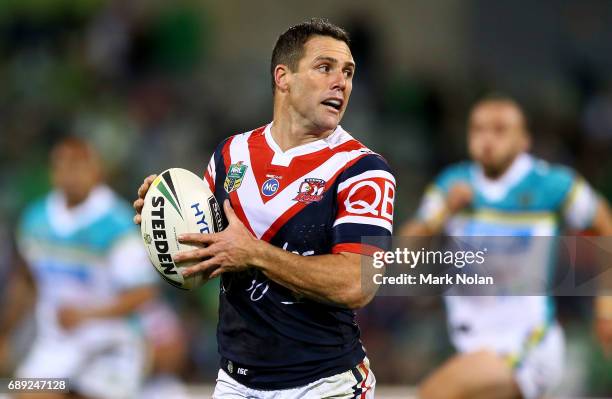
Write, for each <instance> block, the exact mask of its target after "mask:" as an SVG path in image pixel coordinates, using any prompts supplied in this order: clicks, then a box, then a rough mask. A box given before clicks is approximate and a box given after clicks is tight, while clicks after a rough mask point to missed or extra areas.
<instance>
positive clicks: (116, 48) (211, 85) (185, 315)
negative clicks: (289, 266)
mask: <svg viewBox="0 0 612 399" xmlns="http://www.w3.org/2000/svg"><path fill="white" fill-rule="evenodd" d="M448 3H449V4H455V3H456V2H453V1H449V2H448ZM492 3H498V2H487V1H474V2H471V3H469V4H467V3H464V6H463V7H464V8H465V10H463V13H462V15H461V16H460V17H457V18H461V20H462V21H463V23H462V24H461V26H462V28H461V29H462V30H461V32H458V33H457V34H461V35H462V37H463V43H464V48H462V49H458V50H457V51H459V52H462V53H463V54H465V56H464V57H462V58H463V60H464V61H465V64H464V65H453V63H454V62H455V63H457V62H458V61H457V60H458V57H449V59H448V63H449V65H445V68H438V69H432V70H428V69H427V68H425V67H423V65H426V62H421V63H419V62H418V60H415V61H414V65H413V64H410V62H409V61H410V60H408V61H407V60H406V59H405V58H402V57H399V56H398V53H401V52H402V48H401V46H399V45H398V46H395V47H394V45H393V41H392V40H391V41H390V40H389V38H393V37H394V36H393V35H395V34H397V32H402V26H389V24H386V23H385V20H384V16H385V15H387V14H388V13H389V12H393V10H392V9H393V7H394V5H393V2H389V3H385V4H383V5H380V9H381V10H380V11H379V13H378V14H377V13H373V14H372V10H371V7H370V8H366V6H365V4H366V2H355V3H353V2H350V3H340V4H339V5H338V6H337V8H338V9H337V10H336V11H335V12H333V13H331V15H327V14H326V15H324V16H328V17H330V19H331V20H332V21H333V22H335V23H338V24H340V25H341V26H344V27H345V28H346V29H347V30H348V31H349V32H350V33H351V35H352V40H353V45H352V50H353V55H354V58H355V60H356V63H357V74H356V78H355V84H354V85H355V87H354V91H353V96H352V98H351V103H350V106H349V108H348V111H347V114H346V117H345V119H344V121H343V126H344V127H345V128H346V129H347V130H349V131H351V132H353V133H354V134H355V136H356V137H357V138H359V139H360V140H362V141H363V142H364V143H365V144H366V145H369V146H370V147H371V148H373V149H374V150H376V151H377V152H380V153H381V154H382V155H383V156H385V158H387V160H388V161H389V163H390V164H391V166H392V167H393V168H394V170H395V172H396V175H397V180H398V194H397V197H396V221H397V222H401V221H403V220H405V219H406V218H407V217H409V216H410V215H411V214H412V212H413V211H414V209H415V207H416V205H417V203H418V201H419V198H420V194H421V192H422V189H423V188H424V186H425V184H426V183H427V182H428V181H429V180H430V179H431V178H432V177H433V176H434V175H435V174H436V173H437V172H438V171H439V170H440V169H441V168H442V167H443V166H445V165H447V164H449V163H451V162H454V161H457V160H460V159H463V158H465V153H466V151H465V141H464V137H465V121H466V113H467V111H468V109H469V106H470V104H471V103H472V102H473V101H474V100H475V99H476V98H478V96H479V95H482V94H484V93H487V92H490V91H502V92H505V93H508V94H510V95H513V96H515V97H516V98H517V99H518V100H519V102H521V103H522V104H523V105H524V106H525V108H526V110H527V112H528V115H529V124H530V127H531V131H532V133H533V139H534V153H536V154H537V155H539V156H542V157H544V158H545V159H548V160H551V161H554V162H561V163H564V164H567V165H570V166H573V167H574V168H576V169H577V170H578V171H580V172H581V173H582V174H583V175H584V176H585V177H586V178H587V179H588V180H589V181H590V182H591V183H592V184H593V186H594V187H595V188H597V189H598V190H599V191H600V192H601V193H602V194H603V195H605V196H606V197H607V198H608V199H609V200H612V156H610V154H611V153H612V52H611V51H609V43H610V42H612V3H609V2H598V1H585V2H543V3H546V4H548V7H549V8H546V7H544V6H542V5H539V6H537V5H534V6H533V7H532V4H531V2H512V3H513V5H510V4H506V5H502V4H501V3H500V4H497V5H495V4H492ZM508 3H510V2H508ZM514 3H516V4H514ZM522 3H524V4H522ZM240 4H241V3H240V2H228V3H226V4H225V5H219V4H216V5H212V4H209V2H196V1H183V0H182V1H174V2H163V1H126V0H123V1H102V0H86V1H85V0H84V1H79V2H74V1H68V0H57V1H52V2H45V1H35V0H23V1H3V2H1V3H0V186H1V187H2V190H0V289H1V288H2V282H3V281H6V278H5V277H6V276H7V275H8V274H9V273H10V272H11V267H12V264H11V262H12V258H11V245H10V237H11V236H12V230H13V228H14V225H15V223H16V221H17V218H18V216H19V213H20V211H21V210H22V209H23V208H24V206H25V205H26V204H27V203H28V202H30V201H31V200H33V199H35V198H37V197H39V196H41V195H42V194H44V193H45V192H46V191H47V190H48V189H49V182H48V175H47V173H48V149H49V148H50V146H51V144H52V143H54V142H55V141H57V139H59V138H61V137H63V136H65V135H66V134H75V135H78V136H81V137H84V138H86V139H88V140H89V141H91V142H92V143H93V144H94V145H95V146H96V147H97V149H98V150H99V151H100V152H101V154H102V156H103V159H104V163H105V166H106V170H105V172H106V180H107V181H108V183H109V184H110V185H111V186H112V187H113V188H115V189H116V190H118V191H119V192H120V193H122V194H123V195H124V196H125V197H126V198H127V199H130V200H131V199H132V198H133V197H134V195H135V190H136V188H137V187H138V185H139V184H140V182H141V180H142V178H143V177H144V176H146V175H148V174H150V173H155V172H158V171H161V170H163V169H165V168H167V167H171V166H177V167H183V168H187V169H190V170H192V171H194V172H196V173H198V174H201V173H202V172H203V171H204V168H205V165H206V163H207V162H208V158H209V156H210V154H211V152H212V150H213V148H214V146H215V145H216V144H217V143H218V142H219V141H220V140H221V139H222V138H224V137H227V136H229V135H231V134H235V133H239V132H243V131H246V130H250V129H252V128H255V127H258V126H261V125H263V124H265V123H267V122H268V121H269V120H270V119H271V88H270V79H269V75H268V72H267V68H268V63H269V56H270V54H269V52H270V51H271V48H272V46H273V41H274V40H275V37H276V36H275V34H278V33H280V32H281V31H282V30H283V29H284V28H286V27H287V26H288V25H290V24H292V23H296V22H299V21H300V20H301V19H306V18H307V17H309V16H311V15H314V14H317V15H320V14H319V13H318V12H317V7H318V6H317V4H318V3H317V2H315V3H314V6H313V10H312V12H311V13H310V14H304V15H303V16H302V17H301V18H298V19H294V18H293V15H292V14H291V17H287V19H285V20H280V21H277V25H276V27H275V29H276V28H277V29H276V31H275V32H274V31H273V32H272V34H271V36H270V35H268V36H265V37H269V40H268V41H269V43H268V45H269V49H270V50H269V51H267V52H265V53H262V54H257V55H253V54H250V53H248V54H245V55H244V57H243V58H236V57H233V56H228V55H227V54H228V52H227V51H225V49H226V48H228V47H232V46H238V44H235V43H233V42H232V40H231V39H229V38H228V37H226V36H224V34H223V32H226V31H227V30H228V28H227V27H225V26H224V25H226V24H230V25H231V28H229V29H232V30H236V31H237V32H239V34H240V36H241V39H240V40H242V42H243V43H240V46H246V47H248V45H249V40H251V39H253V37H254V36H256V35H258V32H252V31H249V30H243V27H242V26H241V25H240V24H239V23H236V21H235V20H233V17H232V16H233V14H234V13H240V12H241V11H240ZM342 4H345V5H346V4H351V6H343V5H342ZM521 4H522V5H521ZM268 5H270V4H268ZM526 5H528V6H526ZM362 6H363V7H362ZM524 6H526V7H524ZM455 8H456V5H455ZM389 9H391V11H390V10H389ZM322 10H325V11H327V8H324V9H323V8H322ZM260 12H261V13H265V12H266V10H265V7H262V10H260ZM275 12H276V13H278V12H279V11H278V10H276V11H275ZM321 13H322V12H321ZM219 15H225V16H226V19H220V18H219ZM251 17H252V18H254V19H257V17H258V16H257V15H252V16H251ZM237 19H240V18H239V17H237ZM253 26H256V25H251V26H250V27H251V28H252V27H253ZM417 28H418V27H417ZM420 29H423V33H422V34H423V35H427V30H428V29H431V30H435V29H436V26H428V25H426V22H424V25H423V26H422V27H420ZM262 30H265V28H263V27H262ZM414 30H415V28H411V29H410V30H409V31H410V32H414ZM266 32H267V31H266ZM390 32H391V33H390ZM393 32H395V33H393ZM262 35H263V33H262ZM253 40H254V39H253ZM407 40H408V41H410V40H412V41H419V40H422V39H421V38H420V37H411V38H401V39H400V38H397V42H398V43H404V42H406V41H407ZM424 51H426V49H424ZM230 54H231V52H230ZM423 58H425V59H426V58H427V54H423ZM455 70H456V71H457V72H456V75H453V74H452V73H450V74H449V72H448V71H455ZM165 291H166V292H165V294H166V296H167V297H168V300H169V301H170V302H171V303H172V304H173V305H174V307H175V309H176V310H177V312H178V313H179V315H180V316H181V320H182V322H183V323H184V328H185V331H186V333H187V336H188V337H189V342H190V349H189V365H190V367H188V368H187V369H186V372H185V375H184V377H185V378H187V379H188V380H190V381H212V380H213V379H214V375H216V370H217V369H216V362H217V360H218V357H217V354H216V341H215V326H216V309H217V305H216V304H217V299H216V296H217V294H218V288H217V286H216V284H209V285H207V286H205V287H204V288H203V289H201V290H198V291H196V292H193V293H189V294H185V293H183V292H178V291H176V290H174V289H172V288H171V287H169V286H168V287H165ZM559 302H560V305H561V307H560V316H561V318H562V321H563V323H564V324H565V325H566V326H567V327H568V335H569V337H570V341H569V349H568V354H569V361H568V377H567V381H566V385H567V386H568V387H567V389H568V390H572V389H574V390H578V391H583V392H584V391H588V392H590V393H598V392H599V393H601V392H610V390H612V387H611V386H610V384H611V382H610V379H609V378H606V373H608V375H610V374H609V373H610V372H611V369H612V365H611V364H610V363H609V362H606V361H605V360H604V359H603V358H602V356H601V355H600V354H599V353H598V352H597V348H596V347H595V346H594V344H593V340H592V338H591V336H590V334H591V333H590V327H589V326H590V324H589V323H590V316H589V310H588V309H589V298H561V299H560V300H559ZM359 318H360V320H361V321H360V323H361V326H362V330H363V339H364V341H365V344H366V347H367V348H368V350H369V356H370V358H371V360H372V364H373V367H374V369H375V371H376V375H377V378H378V380H379V381H380V382H381V384H414V383H415V382H416V381H418V379H419V378H421V377H422V376H423V375H424V374H425V373H427V372H428V371H430V370H431V369H432V368H433V366H435V365H436V364H437V363H438V362H439V361H440V360H441V359H443V358H444V357H445V356H446V355H448V353H449V352H450V347H449V344H448V338H447V336H446V332H445V325H444V317H443V309H442V307H441V303H440V300H439V299H437V298H417V299H414V298H413V299H408V298H377V299H375V301H374V302H373V303H372V304H370V305H369V306H368V307H367V308H366V309H364V310H362V311H360V313H359ZM606 384H607V385H606ZM606 390H607V391H606Z"/></svg>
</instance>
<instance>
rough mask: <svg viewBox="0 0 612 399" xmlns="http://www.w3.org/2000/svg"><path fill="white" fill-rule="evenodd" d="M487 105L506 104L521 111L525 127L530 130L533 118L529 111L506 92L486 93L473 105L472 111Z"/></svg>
mask: <svg viewBox="0 0 612 399" xmlns="http://www.w3.org/2000/svg"><path fill="white" fill-rule="evenodd" d="M486 103H506V104H509V105H511V106H513V107H514V108H516V109H517V110H518V111H519V113H520V114H521V116H522V117H523V127H524V128H525V130H526V131H529V130H530V124H529V122H530V119H531V118H530V117H529V115H528V114H527V111H526V110H525V108H524V107H523V106H522V105H521V103H520V102H519V101H518V100H517V99H516V98H515V97H514V96H512V95H510V94H507V93H504V92H500V91H492V92H488V93H485V94H484V95H483V96H481V97H480V98H479V99H478V100H477V101H476V102H475V103H474V105H472V110H474V109H476V108H477V107H479V106H480V105H483V104H486Z"/></svg>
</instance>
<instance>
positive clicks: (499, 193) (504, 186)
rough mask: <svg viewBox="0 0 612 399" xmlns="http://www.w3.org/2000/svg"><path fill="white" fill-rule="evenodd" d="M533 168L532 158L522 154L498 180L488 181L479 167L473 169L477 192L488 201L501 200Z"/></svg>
mask: <svg viewBox="0 0 612 399" xmlns="http://www.w3.org/2000/svg"><path fill="white" fill-rule="evenodd" d="M532 166H533V157H532V156H531V155H529V154H526V153H523V154H520V155H519V156H517V157H516V159H515V160H514V161H513V162H512V165H510V167H509V168H508V170H506V171H505V172H504V174H503V175H501V176H500V177H499V178H498V179H495V180H493V179H489V178H488V177H487V176H486V175H485V174H484V172H483V171H482V168H481V167H480V166H479V165H476V167H475V181H476V187H477V188H478V191H480V192H481V193H482V195H483V196H484V197H485V198H487V199H488V200H490V201H499V200H501V199H503V198H504V197H505V196H506V195H507V194H508V192H509V191H510V189H512V188H513V187H514V186H515V185H516V184H517V183H518V182H520V181H521V180H522V179H523V178H524V177H525V175H526V174H527V173H529V171H530V170H531V168H532Z"/></svg>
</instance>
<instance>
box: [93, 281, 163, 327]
mask: <svg viewBox="0 0 612 399" xmlns="http://www.w3.org/2000/svg"><path fill="white" fill-rule="evenodd" d="M155 294H156V289H155V288H153V287H142V288H135V289H132V290H129V291H126V292H124V293H122V294H120V295H119V296H118V297H117V298H116V300H115V301H113V302H112V303H110V304H109V305H106V306H101V307H94V308H89V309H85V310H83V312H84V315H85V316H87V317H88V318H91V319H107V318H115V317H124V316H128V315H129V314H131V313H133V312H134V311H136V310H137V308H138V307H139V306H140V305H142V304H143V303H145V302H147V301H149V300H151V299H152V298H153V297H154V296H155Z"/></svg>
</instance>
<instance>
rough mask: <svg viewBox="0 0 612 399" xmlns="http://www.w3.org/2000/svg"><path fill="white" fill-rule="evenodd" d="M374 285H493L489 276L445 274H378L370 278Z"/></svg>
mask: <svg viewBox="0 0 612 399" xmlns="http://www.w3.org/2000/svg"><path fill="white" fill-rule="evenodd" d="M372 279H373V281H374V284H377V285H456V284H461V285H493V284H495V282H494V280H493V277H491V276H479V275H478V274H466V273H457V274H448V273H447V274H445V275H443V276H436V275H434V274H431V273H429V274H419V275H418V276H415V275H413V274H408V273H402V274H400V275H398V276H383V275H382V274H380V273H377V274H375V275H374V276H373V277H372Z"/></svg>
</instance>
